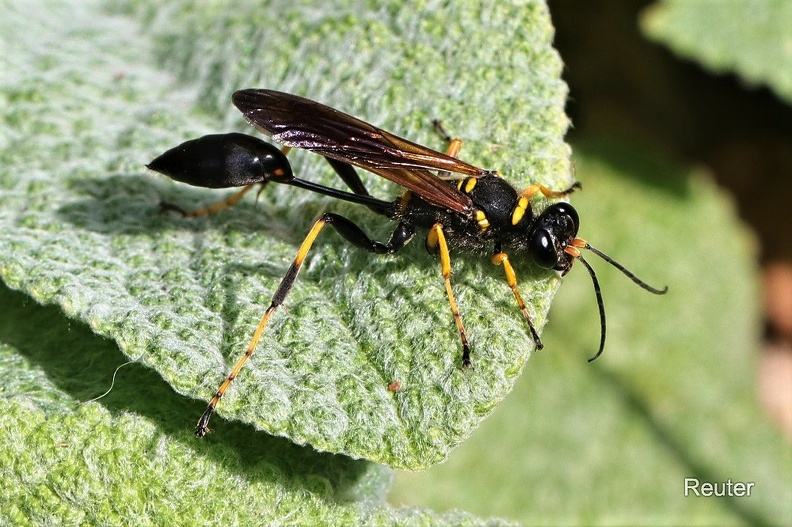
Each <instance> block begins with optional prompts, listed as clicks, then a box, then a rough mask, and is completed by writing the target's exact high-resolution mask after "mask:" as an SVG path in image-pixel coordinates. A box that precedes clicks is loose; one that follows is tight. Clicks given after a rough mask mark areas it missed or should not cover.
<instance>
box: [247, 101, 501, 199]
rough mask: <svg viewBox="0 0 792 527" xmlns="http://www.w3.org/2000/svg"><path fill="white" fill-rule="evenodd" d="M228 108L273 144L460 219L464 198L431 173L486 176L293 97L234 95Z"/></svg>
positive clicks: (434, 152) (341, 114)
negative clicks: (395, 188) (379, 182)
mask: <svg viewBox="0 0 792 527" xmlns="http://www.w3.org/2000/svg"><path fill="white" fill-rule="evenodd" d="M233 102H234V105H235V106H236V107H237V108H239V110H240V111H241V112H242V114H243V115H244V116H245V119H247V121H248V122H249V123H250V124H252V125H253V126H255V127H256V128H257V129H259V130H260V131H261V132H263V133H265V134H267V135H269V136H271V137H272V139H273V140H275V141H277V142H278V143H281V144H283V145H285V146H289V147H293V148H303V149H305V150H310V151H312V152H315V153H317V154H319V155H322V156H325V157H329V158H332V159H336V160H338V161H343V162H346V163H349V164H352V165H355V166H358V167H360V168H363V169H365V170H368V171H370V172H373V173H375V174H377V175H379V176H382V177H384V178H386V179H389V180H390V181H393V182H394V183H396V184H398V185H401V186H403V187H405V188H407V189H409V190H411V191H412V192H414V193H416V194H417V195H419V196H421V197H422V198H423V199H425V200H426V201H429V202H431V203H433V204H435V205H438V206H441V207H445V208H448V209H451V210H454V211H456V212H459V213H461V214H469V213H470V212H471V211H472V208H473V203H472V202H471V200H470V198H469V197H468V196H467V195H465V194H464V193H462V192H459V191H458V190H456V188H454V187H453V186H452V185H449V184H448V183H447V182H446V181H444V180H443V179H442V178H440V177H438V176H437V174H436V173H435V171H442V172H448V173H454V174H461V175H465V176H471V177H481V176H483V175H485V174H487V173H488V171H486V170H483V169H481V168H478V167H475V166H473V165H470V164H468V163H465V162H464V161H460V160H459V159H456V158H453V157H451V156H448V155H445V154H442V153H440V152H437V151H435V150H432V149H431V148H427V147H425V146H421V145H419V144H417V143H413V142H412V141H408V140H407V139H403V138H401V137H398V136H396V135H393V134H391V133H389V132H386V131H385V130H381V129H379V128H377V127H375V126H373V125H370V124H368V123H365V122H363V121H361V120H360V119H356V118H355V117H352V116H351V115H347V114H345V113H343V112H339V111H338V110H335V109H333V108H330V107H329V106H325V105H323V104H320V103H318V102H315V101H311V100H310V99H305V98H303V97H299V96H297V95H291V94H288V93H283V92H278V91H273V90H240V91H238V92H236V93H234V96H233Z"/></svg>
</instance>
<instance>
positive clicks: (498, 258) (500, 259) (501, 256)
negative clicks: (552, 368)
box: [492, 247, 544, 350]
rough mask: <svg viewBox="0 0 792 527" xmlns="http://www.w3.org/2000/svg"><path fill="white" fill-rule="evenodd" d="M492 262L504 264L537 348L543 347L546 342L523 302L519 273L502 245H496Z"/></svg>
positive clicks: (508, 280)
mask: <svg viewBox="0 0 792 527" xmlns="http://www.w3.org/2000/svg"><path fill="white" fill-rule="evenodd" d="M492 263H494V264H495V265H503V270H504V271H505V272H506V283H507V284H509V287H510V288H511V290H512V293H514V299H515V300H517V307H519V308H520V313H522V316H523V318H524V319H525V322H526V323H527V324H528V329H529V330H530V331H531V338H532V339H533V341H534V345H535V346H536V349H537V350H540V349H542V348H543V347H544V344H542V340H541V339H540V338H539V335H538V334H537V333H536V329H535V328H534V326H533V323H532V322H531V317H530V315H528V308H527V307H525V302H523V299H522V296H521V295H520V291H519V289H517V275H516V274H515V273H514V268H513V267H512V265H511V263H510V262H509V255H507V254H506V253H505V252H503V251H501V250H500V247H496V248H495V253H494V254H493V255H492Z"/></svg>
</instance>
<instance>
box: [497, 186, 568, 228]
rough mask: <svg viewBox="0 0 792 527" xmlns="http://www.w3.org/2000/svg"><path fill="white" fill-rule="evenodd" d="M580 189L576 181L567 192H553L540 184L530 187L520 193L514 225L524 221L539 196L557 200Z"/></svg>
mask: <svg viewBox="0 0 792 527" xmlns="http://www.w3.org/2000/svg"><path fill="white" fill-rule="evenodd" d="M580 187H581V185H580V182H579V181H575V182H574V183H573V184H572V186H571V187H569V188H568V189H565V190H552V189H550V188H548V187H545V186H544V185H541V184H539V183H535V184H533V185H531V186H529V187H528V188H526V189H525V190H523V191H522V192H521V193H520V197H519V198H518V199H517V205H516V206H515V207H514V212H512V225H517V224H518V223H519V222H520V220H522V218H523V216H524V215H525V211H526V210H528V207H530V206H531V200H532V199H533V197H534V196H536V195H537V194H539V193H541V194H542V195H543V196H544V197H546V198H551V199H557V198H563V197H564V196H568V195H569V194H572V193H573V192H574V191H576V190H578V189H579V188H580Z"/></svg>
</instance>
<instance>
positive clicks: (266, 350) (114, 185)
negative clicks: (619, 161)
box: [0, 0, 569, 469]
mask: <svg viewBox="0 0 792 527" xmlns="http://www.w3.org/2000/svg"><path fill="white" fill-rule="evenodd" d="M45 6H46V7H45ZM114 6H115V8H116V10H118V11H121V10H125V12H127V13H128V14H129V16H135V17H137V18H138V20H140V21H141V23H142V24H143V26H144V27H145V28H146V30H147V31H149V32H150V33H151V35H152V38H153V39H154V40H156V42H157V44H156V45H155V46H154V47H153V48H152V47H151V46H150V44H149V43H148V42H147V41H143V40H141V39H140V38H139V37H138V36H137V32H138V28H137V27H136V26H135V25H133V24H132V23H131V21H130V20H128V19H123V18H110V17H107V16H104V17H102V16H99V15H97V13H96V12H95V9H92V8H96V4H90V3H89V4H86V3H80V2H73V3H65V4H55V5H53V6H50V5H49V4H48V3H46V2H41V3H40V4H38V3H28V4H20V5H14V6H13V8H12V9H7V10H6V11H7V12H4V14H3V18H2V21H0V33H2V34H3V37H4V39H5V45H6V47H8V46H9V45H10V43H13V45H14V50H13V52H7V53H3V54H2V55H3V57H2V61H3V68H2V69H3V76H2V79H0V96H2V97H3V99H4V102H5V103H6V104H5V105H4V108H5V110H4V111H3V121H2V129H1V130H0V141H1V142H2V143H1V144H2V149H1V150H0V167H2V169H0V170H2V172H1V173H0V276H2V278H3V280H4V281H5V283H6V284H8V285H9V286H10V287H12V288H14V289H17V290H20V291H24V292H26V293H27V294H29V295H31V296H32V297H34V298H35V299H36V300H37V301H39V302H41V303H44V304H56V305H59V306H61V308H62V309H63V311H64V312H65V313H66V314H67V315H69V316H71V317H74V318H77V319H79V320H82V321H85V322H86V323H87V324H88V325H89V326H90V327H91V328H92V329H93V330H94V331H95V332H96V333H98V334H100V335H104V336H107V337H110V338H112V339H113V340H115V341H116V342H117V343H118V345H119V347H120V349H121V350H122V351H123V352H124V354H126V355H127V356H128V357H130V358H132V359H134V360H135V361H138V362H139V363H141V364H144V365H146V366H149V367H151V368H153V369H154V370H156V371H157V372H158V373H159V374H160V375H161V376H162V377H163V378H164V379H165V380H166V381H167V382H168V384H169V385H170V386H172V387H173V389H174V390H176V391H177V392H178V393H180V394H183V395H188V396H191V397H194V398H198V399H201V400H204V401H205V400H207V399H208V398H209V397H210V396H211V394H212V393H213V392H214V390H215V389H216V386H217V384H218V383H219V382H220V381H221V380H222V378H223V377H224V375H225V374H226V372H227V371H228V367H229V362H231V361H233V360H235V359H236V358H237V357H238V356H239V354H240V353H241V352H242V350H243V349H244V347H245V346H246V344H247V342H248V340H249V339H250V336H251V333H252V331H253V328H254V327H255V325H256V323H257V321H258V319H259V318H260V316H261V315H262V312H263V309H264V308H265V307H266V306H267V305H268V304H269V301H270V298H271V295H272V293H273V292H274V290H275V288H276V286H277V284H278V282H279V281H280V279H281V278H282V276H283V274H284V273H285V271H286V269H287V267H288V265H289V263H290V261H291V259H292V258H293V257H294V254H295V251H296V248H297V246H298V244H299V243H300V241H301V240H302V238H303V236H304V235H305V234H306V233H307V231H308V228H309V226H310V224H311V222H312V221H313V220H314V219H315V217H316V216H317V215H318V214H319V213H320V212H321V211H323V210H333V211H335V212H340V213H342V214H345V215H349V216H350V217H351V218H352V219H353V220H355V221H359V222H361V223H362V224H363V225H365V226H366V228H367V229H368V230H369V231H370V233H371V234H372V235H373V236H374V237H375V238H377V239H384V238H387V236H388V234H389V230H391V229H392V228H393V224H392V223H390V224H389V222H387V221H383V219H382V218H377V217H373V216H372V215H371V214H370V212H368V211H367V210H365V209H363V208H361V207H357V208H356V207H353V206H350V205H347V204H341V203H335V202H332V201H330V200H326V199H322V198H320V197H317V196H314V195H310V194H308V193H300V192H295V191H294V190H292V189H288V188H279V189H278V188H276V189H267V191H266V192H265V193H264V194H262V196H261V198H260V200H259V202H258V203H254V202H253V200H252V199H251V200H247V201H245V202H244V203H242V204H241V205H239V206H237V207H235V208H233V209H231V210H228V211H224V212H223V213H222V214H218V215H217V216H213V217H209V218H204V219H200V220H195V221H193V220H185V219H183V218H177V217H172V216H167V215H165V216H162V215H158V214H157V204H158V203H159V202H160V201H161V200H165V201H169V202H174V203H178V204H180V205H182V206H184V207H190V206H199V205H201V204H205V203H207V202H212V201H215V200H217V199H220V198H221V197H222V196H223V195H224V194H223V193H221V192H211V191H207V190H197V189H193V188H189V187H186V186H184V185H178V184H176V183H173V182H171V181H169V180H167V179H166V178H163V177H162V176H159V175H156V174H153V173H147V172H146V171H145V170H144V169H143V165H144V164H145V163H147V162H149V161H150V160H151V159H152V158H153V157H154V156H156V155H158V154H159V153H161V152H162V151H163V150H165V149H166V148H169V147H172V146H175V145H176V144H178V143H179V142H181V141H183V140H185V139H187V138H192V137H196V136H198V135H201V134H204V133H216V132H222V131H224V130H225V131H227V130H228V129H229V128H230V126H229V127H227V126H224V125H222V124H221V122H220V120H219V119H218V118H213V117H211V116H209V115H206V114H205V113H201V112H200V111H196V109H195V108H194V106H193V97H191V96H190V95H189V94H186V93H184V92H181V91H178V90H175V89H174V88H173V84H172V79H171V78H170V77H168V76H166V75H165V74H163V73H162V72H159V71H154V70H152V69H151V66H150V65H149V64H148V62H147V58H148V57H150V56H151V55H152V54H154V55H158V56H161V57H162V59H163V61H164V63H165V65H166V67H167V68H168V69H169V70H170V71H173V72H176V73H179V74H180V75H181V76H182V77H183V79H184V80H185V81H188V82H190V84H191V85H193V86H195V87H196V88H197V89H198V90H199V91H200V92H201V96H200V101H201V108H203V109H204V110H207V111H209V112H212V113H215V114H216V112H217V111H218V110H222V111H223V112H227V115H228V116H229V117H230V119H233V122H234V125H235V126H236V127H238V128H239V129H242V130H245V131H248V132H250V133H254V132H253V130H252V129H251V128H249V127H245V126H244V124H243V123H242V119H241V116H240V115H238V113H236V112H235V111H234V110H233V109H232V107H231V104H230V103H229V102H228V101H229V97H230V94H231V92H232V91H233V90H235V89H237V88H241V87H252V86H266V87H270V88H278V89H282V90H287V91H294V92H298V93H301V94H304V95H310V96H311V97H312V98H315V99H318V100H321V101H323V102H326V103H329V104H332V105H334V106H337V107H339V108H342V109H343V110H345V111H347V112H349V113H352V114H355V115H359V116H361V117H364V118H366V119H367V120H369V121H371V122H373V123H375V124H377V125H381V126H384V127H387V128H389V129H391V130H393V131H395V132H397V133H400V134H403V135H407V136H409V137H410V138H412V139H415V140H418V141H424V142H426V143H428V144H430V145H433V146H436V147H437V148H443V144H442V140H441V139H440V138H438V137H437V136H436V134H434V133H433V131H432V129H431V119H432V118H436V117H439V118H442V119H443V120H444V122H445V123H446V126H447V128H448V129H449V130H450V131H451V132H452V133H455V134H459V135H461V136H462V137H464V138H465V140H466V143H465V148H464V149H463V157H464V158H465V159H466V160H469V161H471V162H474V163H477V164H480V165H483V166H486V167H495V168H500V169H501V170H502V171H503V172H504V173H505V174H507V175H508V176H509V177H510V178H512V179H513V180H514V181H515V183H516V184H517V185H524V184H526V183H527V182H528V181H541V182H543V183H545V184H548V185H551V186H555V187H564V186H566V185H567V184H568V183H569V174H568V168H569V165H568V158H567V156H568V147H567V146H566V145H565V144H564V142H563V140H562V136H563V133H564V131H565V129H566V126H567V120H566V117H565V115H564V113H563V105H564V100H565V94H566V88H565V85H564V84H563V83H562V82H561V81H560V80H559V75H560V71H561V63H560V60H559V58H558V56H557V55H556V53H555V52H554V51H553V50H552V48H551V46H550V41H551V39H552V28H551V25H550V21H549V18H548V13H547V9H546V7H545V5H544V4H543V3H542V2H538V1H535V2H519V1H515V2H511V3H506V2H502V3H498V4H497V5H493V6H487V7H483V6H481V5H479V3H478V2H457V3H454V4H434V3H431V4H426V5H416V6H412V7H410V8H409V9H402V8H397V6H396V5H394V4H391V3H388V2H386V3H383V4H382V5H377V4H372V3H371V2H358V1H352V0H350V1H348V2H339V3H337V4H336V5H325V6H323V7H317V6H315V5H302V4H300V3H295V2H275V3H273V2H269V3H263V2H262V3H260V4H256V5H249V4H246V5H244V6H240V5H237V4H236V3H231V2H217V1H211V2H182V3H168V4H167V5H164V4H163V3H162V2H149V3H144V2H116V3H114ZM494 93H497V96H494V95H493V94H494ZM295 154H296V155H294V156H293V161H294V165H295V170H296V172H297V173H299V174H301V175H302V176H303V177H305V178H306V179H311V180H314V181H317V182H323V183H326V184H333V185H338V181H337V178H335V177H334V176H333V175H332V174H331V171H330V170H329V169H328V167H327V166H326V164H325V163H323V162H322V160H321V159H320V158H318V157H317V156H311V155H306V154H304V153H299V152H298V153H295ZM367 182H369V183H370V185H371V190H372V193H373V194H374V195H378V196H383V197H387V196H395V195H396V194H397V189H394V188H393V187H392V186H389V184H388V183H387V182H385V181H383V180H380V179H378V178H374V177H372V178H367ZM421 245H422V244H421V243H420V241H419V242H418V243H413V244H412V246H411V247H409V248H408V249H407V250H405V251H404V252H403V254H401V255H399V256H398V257H373V256H372V255H369V254H363V253H361V251H359V250H357V249H354V248H352V247H349V246H348V244H346V243H344V242H342V241H341V240H340V239H339V237H338V236H336V235H334V234H332V233H330V232H328V233H327V234H324V233H323V234H322V239H321V241H320V242H319V243H318V244H317V248H316V250H314V251H313V252H312V253H310V254H309V256H308V258H307V260H306V263H305V266H304V270H303V273H302V274H301V276H300V280H299V281H298V283H297V285H296V286H295V288H294V291H293V292H292V295H291V296H290V297H289V298H288V301H287V303H286V305H285V308H284V309H283V310H281V311H279V312H278V314H277V316H276V317H275V318H274V319H273V321H272V323H271V326H270V328H269V329H268V331H267V333H266V334H265V336H264V339H263V341H262V342H261V344H260V345H259V349H258V351H257V354H256V356H255V358H254V360H253V361H251V362H250V363H249V366H248V367H246V369H245V370H244V371H243V373H242V374H241V375H240V377H239V379H238V380H237V382H236V383H235V385H234V387H233V389H232V390H230V392H229V393H228V394H227V396H226V397H225V398H224V399H223V401H222V403H221V405H220V409H219V412H220V414H221V415H224V416H227V417H229V418H233V419H238V420H241V421H244V422H246V423H251V424H253V425H254V426H255V427H256V428H258V429H263V430H265V431H267V432H269V433H271V434H275V435H280V436H284V437H288V438H290V439H291V440H293V441H294V442H296V443H299V444H309V445H311V446H313V447H314V448H316V449H318V450H323V451H329V452H339V453H344V454H347V455H349V456H352V457H355V458H365V459H369V460H374V461H377V462H381V463H384V464H387V465H391V466H394V467H405V468H411V469H417V468H421V467H426V466H428V465H431V464H433V463H437V462H439V461H441V460H443V459H444V458H445V457H446V456H447V454H448V452H449V450H450V449H451V448H452V447H454V446H455V445H457V444H458V443H459V442H461V441H462V440H463V439H464V438H466V437H467V436H468V435H469V434H470V433H471V431H472V430H473V428H475V426H477V424H478V423H479V422H480V421H481V420H482V419H483V418H484V417H485V416H486V415H488V414H489V413H490V412H491V411H492V409H493V408H494V407H495V405H496V404H497V403H498V402H499V401H500V400H502V399H503V398H504V397H505V396H506V394H507V393H508V392H509V390H510V389H511V387H512V386H513V383H514V381H515V379H516V377H517V376H518V374H519V373H520V371H521V369H522V366H523V365H524V363H525V362H526V360H527V359H528V356H529V352H530V348H531V340H530V338H528V336H527V335H526V331H525V328H524V326H523V322H522V320H521V318H520V316H519V313H518V311H517V309H516V307H515V306H514V302H513V299H512V296H511V293H510V291H509V290H508V287H507V286H506V284H505V283H504V280H503V276H502V274H503V272H502V270H501V269H499V268H495V267H494V266H492V265H491V264H490V263H489V260H488V258H481V257H479V256H476V255H462V254H460V253H458V252H455V253H454V254H453V258H454V272H455V275H454V287H455V291H456V294H457V296H458V300H459V303H460V305H461V306H462V309H463V310H464V316H465V321H466V323H467V326H468V331H469V333H470V335H471V343H472V346H473V349H474V361H475V367H474V368H472V369H470V370H468V371H463V370H462V369H461V368H460V366H459V364H460V356H461V350H460V345H459V342H458V338H457V335H456V331H455V328H454V325H453V322H452V319H451V315H450V310H449V308H448V303H447V301H446V299H445V293H444V289H443V286H442V281H441V279H440V270H439V264H438V262H437V261H436V259H435V258H432V257H429V256H428V255H426V252H425V251H424V250H423V248H422V247H421ZM517 271H518V273H519V274H520V277H521V282H522V284H523V291H524V294H525V296H526V297H527V298H528V299H529V300H530V302H531V306H530V310H531V312H532V313H534V316H535V321H536V325H537V326H538V327H541V326H543V325H544V322H545V314H546V310H547V308H548V306H549V302H550V299H551V297H552V295H553V293H554V291H555V289H556V287H557V285H558V280H557V278H556V277H555V275H554V273H547V272H539V271H538V270H536V269H534V268H533V267H531V266H530V265H527V264H526V262H518V265H517ZM68 351H69V350H60V349H59V350H58V352H59V353H66V352H68ZM53 352H55V350H53ZM392 381H399V383H400V384H401V390H400V391H398V392H395V393H394V392H391V391H389V390H388V385H389V384H390V383H391V382H392ZM99 391H101V390H99ZM199 413H200V412H196V413H195V414H194V415H192V416H189V417H191V418H192V419H196V418H197V417H198V414H199ZM213 424H214V426H215V428H216V429H217V431H218V432H217V434H215V435H214V436H213V437H211V438H210V439H208V440H207V442H209V443H210V444H217V445H218V446H219V445H221V444H224V443H227V442H229V441H233V439H232V438H231V434H232V430H233V429H232V427H230V426H229V424H228V422H223V421H222V420H220V419H216V420H215V421H214V423H213ZM185 428H190V427H185Z"/></svg>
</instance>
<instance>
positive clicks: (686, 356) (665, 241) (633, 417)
mask: <svg viewBox="0 0 792 527" xmlns="http://www.w3.org/2000/svg"><path fill="white" fill-rule="evenodd" d="M577 150H578V151H577V155H576V156H575V164H576V167H577V174H578V177H579V178H580V180H581V181H582V182H583V191H581V192H580V193H578V194H577V195H575V196H574V197H573V200H572V201H573V203H574V205H575V207H577V209H578V211H579V213H580V218H581V228H580V233H581V236H583V237H584V238H586V239H587V240H589V241H590V242H591V243H592V244H593V245H594V246H595V247H597V248H599V249H601V250H603V251H605V252H606V253H608V254H610V255H611V256H613V257H614V258H616V259H618V261H619V262H621V263H623V264H625V265H627V266H628V267H629V268H630V269H631V270H632V271H635V272H636V274H638V275H639V276H641V277H642V278H644V279H646V280H647V281H649V282H650V283H652V284H654V285H658V286H660V285H663V284H667V285H668V286H669V291H668V294H667V295H666V296H663V297H655V296H652V295H649V294H647V293H646V292H644V291H642V290H640V289H639V288H637V287H635V286H634V285H633V284H632V283H630V282H629V281H628V280H627V279H626V278H625V277H624V276H622V275H621V274H620V273H618V272H617V271H615V270H613V269H610V268H609V267H608V266H607V265H606V264H604V263H603V262H601V261H597V259H595V258H589V261H590V262H591V263H592V264H593V265H594V266H595V268H596V270H597V273H598V276H599V278H600V281H601V285H602V292H603V296H604V300H605V307H606V310H607V315H608V342H607V344H606V349H605V353H604V354H603V356H602V357H600V359H599V360H598V361H597V362H595V363H593V364H588V363H586V361H585V358H586V357H587V355H584V354H583V351H582V350H594V349H596V344H597V337H598V330H599V319H598V316H597V311H596V305H595V302H594V293H593V292H592V288H591V282H590V280H589V278H588V276H586V273H585V271H584V270H583V269H581V268H573V269H572V271H571V272H570V273H569V274H568V275H567V276H566V277H565V278H564V284H563V286H562V287H561V289H560V290H559V293H558V295H557V296H556V300H555V302H554V304H553V309H552V311H551V313H550V322H549V324H548V326H547V331H546V333H545V335H546V337H545V340H546V345H545V349H544V350H543V351H542V352H540V353H539V354H538V355H537V356H536V357H534V358H533V359H532V362H531V368H530V369H529V370H528V371H526V373H525V374H524V375H523V376H522V378H521V379H520V382H519V383H518V384H517V387H516V388H515V390H514V392H513V393H512V394H511V395H510V396H509V397H508V398H507V399H506V401H504V403H503V404H502V405H500V407H499V408H498V410H497V411H496V412H495V414H494V415H493V416H492V418H491V419H489V420H487V422H486V423H484V424H483V425H482V426H481V427H480V428H479V429H478V430H477V431H476V433H475V434H473V436H472V437H471V438H470V440H469V441H467V442H465V444H464V445H462V446H461V447H460V448H459V449H458V450H457V451H455V452H454V455H453V456H452V457H451V459H449V461H448V462H447V463H444V464H443V465H441V466H437V467H433V468H431V469H429V470H427V471H425V472H423V473H420V474H406V473H404V474H403V473H400V474H397V478H396V483H395V485H394V489H393V491H392V492H391V494H390V495H389V500H390V501H391V503H410V504H420V505H422V506H430V507H432V508H434V509H436V510H446V509H450V508H453V507H459V506H461V505H463V504H464V506H465V509H466V510H468V511H471V512H475V513H477V514H484V515H486V514H491V513H492V511H497V514H498V515H500V516H506V517H509V518H513V519H515V520H518V521H521V522H523V523H525V524H526V525H696V524H706V525H738V524H749V525H783V524H786V523H788V519H789V518H790V517H791V516H790V515H792V451H790V449H789V444H788V442H787V441H785V439H784V437H783V435H782V434H781V433H780V432H779V431H778V430H777V429H776V428H775V427H774V426H773V425H772V423H770V422H769V420H768V419H767V418H766V416H765V415H763V411H762V409H761V407H760V405H759V404H758V402H757V400H756V393H755V385H754V380H755V373H756V372H755V369H756V364H755V361H756V357H757V350H756V348H757V347H758V337H759V335H760V328H759V326H760V317H759V306H758V293H757V283H756V269H755V263H754V261H755V255H754V250H755V247H754V242H753V240H752V238H751V236H750V235H749V234H748V233H747V231H746V230H745V229H744V227H742V226H741V225H740V224H739V223H738V221H737V219H736V215H735V210H734V207H733V204H732V203H731V202H730V200H729V199H728V198H727V197H725V196H724V195H723V194H722V193H721V192H720V191H718V190H717V189H716V188H715V187H714V185H713V184H712V183H711V181H710V180H709V178H708V177H705V175H704V174H702V173H701V172H698V171H697V172H692V173H690V172H684V171H681V170H680V169H679V167H675V166H673V165H672V164H670V163H668V162H665V161H663V160H661V159H658V157H656V154H652V153H650V152H648V151H647V149H646V148H645V147H643V146H641V145H637V144H631V145H624V144H616V143H613V142H611V143H608V142H600V143H599V144H588V145H585V147H583V148H579V149H577ZM471 474H474V475H475V477H473V476H471ZM686 477H694V478H699V479H700V480H701V481H708V482H718V483H723V482H726V481H727V480H729V479H731V480H732V481H733V482H737V481H742V482H754V483H755V487H754V492H753V493H752V494H751V496H750V497H743V498H739V497H732V498H715V497H712V498H706V497H695V496H693V497H687V498H686V497H685V496H684V479H685V478H686Z"/></svg>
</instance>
